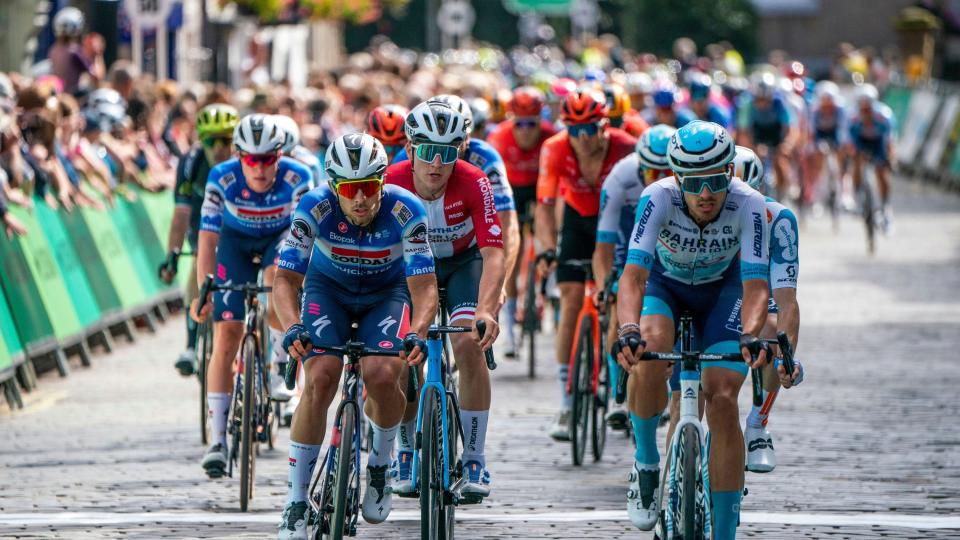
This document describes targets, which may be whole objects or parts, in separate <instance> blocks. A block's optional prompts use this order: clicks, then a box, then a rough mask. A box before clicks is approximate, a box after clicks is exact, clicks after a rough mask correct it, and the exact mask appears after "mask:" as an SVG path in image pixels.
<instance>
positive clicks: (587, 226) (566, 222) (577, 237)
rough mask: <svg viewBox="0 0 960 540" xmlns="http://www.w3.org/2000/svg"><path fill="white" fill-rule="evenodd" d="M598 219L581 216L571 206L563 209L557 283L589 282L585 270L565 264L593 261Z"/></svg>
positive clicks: (558, 250)
mask: <svg viewBox="0 0 960 540" xmlns="http://www.w3.org/2000/svg"><path fill="white" fill-rule="evenodd" d="M598 219H599V218H598V216H589V217H584V216H581V215H580V214H579V213H577V211H576V210H574V209H573V208H571V207H570V206H569V205H565V206H564V207H563V225H562V226H561V227H560V246H559V248H558V249H557V283H563V282H565V281H575V282H577V283H583V282H585V281H586V280H587V273H586V271H585V270H583V269H582V268H578V267H576V266H571V265H569V264H564V263H565V262H567V261H576V260H582V261H590V260H591V259H593V250H594V248H595V247H596V244H597V220H598Z"/></svg>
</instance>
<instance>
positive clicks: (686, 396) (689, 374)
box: [665, 370, 711, 538]
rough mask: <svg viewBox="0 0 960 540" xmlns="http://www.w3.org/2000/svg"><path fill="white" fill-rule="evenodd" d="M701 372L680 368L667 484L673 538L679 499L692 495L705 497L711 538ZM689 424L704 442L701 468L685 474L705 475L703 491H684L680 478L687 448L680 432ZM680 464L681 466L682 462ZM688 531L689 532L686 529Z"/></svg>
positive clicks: (705, 529)
mask: <svg viewBox="0 0 960 540" xmlns="http://www.w3.org/2000/svg"><path fill="white" fill-rule="evenodd" d="M699 401H700V373H699V371H687V370H681V371H680V419H679V420H678V421H677V427H676V428H675V429H674V431H673V440H671V441H670V449H671V450H670V470H669V471H668V474H669V481H668V483H667V485H668V490H667V502H668V504H667V505H666V520H665V521H666V526H667V527H666V528H667V538H673V535H674V534H675V533H676V531H674V530H673V524H674V510H675V509H676V506H677V505H676V503H675V501H679V499H680V497H689V496H691V495H693V496H696V497H698V498H700V497H702V500H701V501H700V503H701V504H702V505H703V509H704V522H703V533H704V537H705V538H710V523H711V517H710V516H711V508H710V474H709V469H708V464H709V458H708V456H709V454H708V452H709V443H708V442H707V441H705V439H704V435H703V425H702V424H701V423H700V405H699ZM687 424H692V425H693V426H694V428H695V431H696V432H697V442H698V443H699V445H700V470H699V471H682V473H683V474H684V475H687V474H691V473H693V474H696V473H699V474H701V475H702V478H703V492H702V493H693V494H691V493H681V489H682V488H681V482H680V480H681V479H680V478H678V466H679V467H681V468H682V467H683V465H682V463H683V461H682V460H683V447H682V446H681V445H680V434H681V433H682V432H683V428H684V427H685V426H686V425H687ZM678 464H679V465H678ZM684 532H687V531H684Z"/></svg>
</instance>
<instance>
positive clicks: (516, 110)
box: [508, 86, 546, 118]
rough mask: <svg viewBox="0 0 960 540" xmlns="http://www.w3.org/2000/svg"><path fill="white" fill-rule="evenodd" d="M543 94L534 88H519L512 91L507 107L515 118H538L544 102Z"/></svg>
mask: <svg viewBox="0 0 960 540" xmlns="http://www.w3.org/2000/svg"><path fill="white" fill-rule="evenodd" d="M545 99H546V98H545V97H544V96H543V92H541V91H540V90H539V89H538V88H536V87H534V86H521V87H520V88H517V89H516V90H514V91H513V96H512V97H511V98H510V103H509V104H508V107H509V109H510V112H511V113H513V116H514V117H516V118H528V117H531V116H540V111H542V110H543V102H544V101H545Z"/></svg>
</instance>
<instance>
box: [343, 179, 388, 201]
mask: <svg viewBox="0 0 960 540" xmlns="http://www.w3.org/2000/svg"><path fill="white" fill-rule="evenodd" d="M336 188H337V195H340V196H341V197H346V198H348V199H353V198H354V197H356V196H357V193H361V192H362V193H363V196H364V197H367V198H370V197H374V196H376V195H377V194H378V193H380V190H381V189H383V179H382V178H360V179H358V180H340V181H339V182H337V183H336Z"/></svg>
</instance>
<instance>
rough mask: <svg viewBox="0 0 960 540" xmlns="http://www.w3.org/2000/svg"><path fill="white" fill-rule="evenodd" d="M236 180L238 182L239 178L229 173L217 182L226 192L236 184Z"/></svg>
mask: <svg viewBox="0 0 960 540" xmlns="http://www.w3.org/2000/svg"><path fill="white" fill-rule="evenodd" d="M236 180H237V177H236V176H234V174H233V173H227V174H225V175H223V176H221V177H220V180H217V183H218V184H220V187H222V188H223V189H224V190H226V189H227V188H228V187H230V186H231V185H233V183H234V182H235V181H236Z"/></svg>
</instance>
